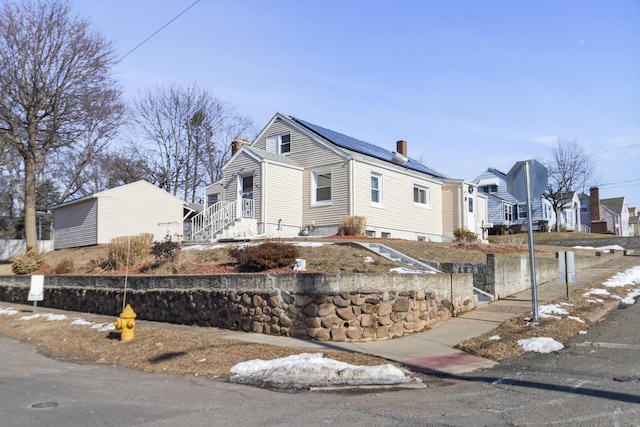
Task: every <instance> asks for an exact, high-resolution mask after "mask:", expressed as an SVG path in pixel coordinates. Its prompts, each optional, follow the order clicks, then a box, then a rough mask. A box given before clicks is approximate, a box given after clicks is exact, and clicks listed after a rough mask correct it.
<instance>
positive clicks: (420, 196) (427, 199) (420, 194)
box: [413, 185, 431, 208]
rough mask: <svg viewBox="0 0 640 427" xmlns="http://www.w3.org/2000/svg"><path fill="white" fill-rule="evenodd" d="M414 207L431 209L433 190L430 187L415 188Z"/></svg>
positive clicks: (417, 186) (415, 186)
mask: <svg viewBox="0 0 640 427" xmlns="http://www.w3.org/2000/svg"><path fill="white" fill-rule="evenodd" d="M413 205H414V206H420V207H423V208H430V207H431V189H430V188H429V187H421V186H419V185H414V186H413Z"/></svg>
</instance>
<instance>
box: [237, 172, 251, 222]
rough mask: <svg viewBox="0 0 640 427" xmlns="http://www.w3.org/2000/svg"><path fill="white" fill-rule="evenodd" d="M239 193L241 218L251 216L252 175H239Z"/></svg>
mask: <svg viewBox="0 0 640 427" xmlns="http://www.w3.org/2000/svg"><path fill="white" fill-rule="evenodd" d="M239 181H240V182H239V191H238V193H239V195H240V203H241V209H242V217H243V218H253V175H247V176H243V177H240V180H239Z"/></svg>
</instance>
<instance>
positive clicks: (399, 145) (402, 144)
mask: <svg viewBox="0 0 640 427" xmlns="http://www.w3.org/2000/svg"><path fill="white" fill-rule="evenodd" d="M396 152H397V153H400V154H402V155H403V156H404V157H408V156H407V141H405V140H404V139H403V140H400V141H398V142H396Z"/></svg>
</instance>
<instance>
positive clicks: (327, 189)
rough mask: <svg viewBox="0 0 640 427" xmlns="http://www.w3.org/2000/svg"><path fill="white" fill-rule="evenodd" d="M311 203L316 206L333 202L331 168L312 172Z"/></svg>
mask: <svg viewBox="0 0 640 427" xmlns="http://www.w3.org/2000/svg"><path fill="white" fill-rule="evenodd" d="M311 204H312V205H315V206H322V205H330V204H331V169H324V170H317V171H313V172H312V173H311Z"/></svg>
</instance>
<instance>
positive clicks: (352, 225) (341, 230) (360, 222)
mask: <svg viewBox="0 0 640 427" xmlns="http://www.w3.org/2000/svg"><path fill="white" fill-rule="evenodd" d="M366 225H367V218H366V217H364V216H357V215H346V216H343V217H342V218H340V225H339V226H338V234H339V235H340V236H364V229H365V227H366Z"/></svg>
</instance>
